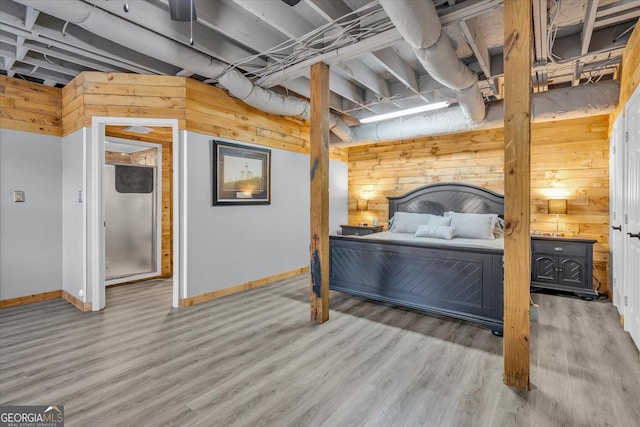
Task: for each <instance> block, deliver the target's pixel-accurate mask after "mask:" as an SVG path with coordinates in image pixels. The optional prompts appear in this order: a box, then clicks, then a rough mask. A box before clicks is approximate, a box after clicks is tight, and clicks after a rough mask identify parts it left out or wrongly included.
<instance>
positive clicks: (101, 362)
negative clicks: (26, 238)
mask: <svg viewBox="0 0 640 427" xmlns="http://www.w3.org/2000/svg"><path fill="white" fill-rule="evenodd" d="M308 294H309V290H308V279H307V278H306V277H305V276H298V277H295V278H292V279H288V280H285V281H282V282H278V283H276V284H273V285H269V286H264V287H261V288H257V289H253V290H251V291H248V292H244V293H241V294H235V295H231V296H228V297H225V298H221V299H218V300H214V301H210V302H208V303H204V304H200V305H196V306H193V307H190V308H183V309H171V308H170V303H171V282H170V281H169V280H165V281H152V282H147V283H141V284H136V285H131V286H121V287H115V288H110V289H108V290H107V308H106V309H105V310H104V311H102V312H99V313H81V312H80V311H78V310H77V309H76V308H74V307H72V306H71V305H69V304H68V303H66V302H65V301H63V300H53V301H47V302H42V303H37V304H32V305H28V306H22V307H15V308H10V309H5V310H0V345H1V347H0V348H1V350H0V402H1V403H3V404H21V405H31V404H63V405H64V409H65V418H66V425H67V426H162V425H175V426H231V425H233V426H236V425H237V426H257V425H260V426H289V425H298V426H361V425H362V426H364V425H367V426H492V427H495V426H543V427H549V426H621V427H629V426H638V425H640V421H639V420H640V362H639V359H638V352H637V350H636V349H635V347H634V346H633V344H632V342H631V339H630V338H629V336H628V335H627V334H626V333H624V332H623V331H622V330H621V328H620V326H619V324H618V316H617V313H616V310H615V309H614V308H613V307H612V305H611V304H609V303H602V302H597V301H594V302H586V301H582V300H579V299H574V298H567V297H560V296H553V295H543V294H535V295H534V299H535V300H537V302H538V303H539V304H540V323H539V324H532V335H531V343H532V351H531V362H532V372H531V383H532V390H531V391H530V392H525V391H519V390H516V389H512V388H509V387H507V386H505V385H503V384H502V339H501V338H497V337H494V336H493V335H492V334H491V332H490V331H488V330H486V329H484V328H482V327H479V326H475V325H473V324H470V323H465V322H461V321H454V320H449V319H445V318H443V317H437V316H429V315H424V314H421V313H418V312H415V311H411V310H404V309H398V308H393V307H390V306H387V305H382V304H375V303H371V302H367V301H365V300H363V299H359V298H355V297H350V296H347V295H344V294H340V293H332V294H331V314H330V315H331V319H330V320H329V322H328V323H326V324H324V325H315V324H312V323H311V322H310V321H309V304H308Z"/></svg>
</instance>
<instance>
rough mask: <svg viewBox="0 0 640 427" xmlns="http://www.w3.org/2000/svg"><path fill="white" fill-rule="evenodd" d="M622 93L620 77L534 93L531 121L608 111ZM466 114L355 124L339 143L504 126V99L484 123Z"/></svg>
mask: <svg viewBox="0 0 640 427" xmlns="http://www.w3.org/2000/svg"><path fill="white" fill-rule="evenodd" d="M619 94H620V83H619V81H618V80H608V81H604V82H600V83H594V84H588V85H580V86H575V87H569V88H562V89H554V90H550V91H548V92H540V93H535V94H533V97H532V102H533V109H532V122H536V123H539V122H548V121H553V120H569V119H576V118H580V117H589V116H596V115H601V114H609V113H612V112H613V111H614V109H615V108H616V106H617V104H618V97H619ZM464 118H465V116H464V113H463V112H462V109H461V108H459V107H455V108H448V109H446V110H438V111H432V112H429V113H425V114H416V115H413V116H405V117H400V118H397V119H394V120H388V121H384V122H378V123H370V124H364V125H360V126H358V127H356V128H354V131H353V136H354V138H353V140H352V141H351V142H350V143H349V144H343V143H340V144H338V145H347V146H354V145H366V144H374V143H378V142H386V141H397V140H401V139H410V138H419V137H427V136H434V135H443V134H447V133H457V132H465V131H471V130H484V129H495V128H501V127H503V126H504V106H503V102H502V101H497V102H492V103H490V104H489V106H488V108H487V115H486V120H485V121H484V122H483V123H482V124H473V123H469V122H468V121H465V120H464Z"/></svg>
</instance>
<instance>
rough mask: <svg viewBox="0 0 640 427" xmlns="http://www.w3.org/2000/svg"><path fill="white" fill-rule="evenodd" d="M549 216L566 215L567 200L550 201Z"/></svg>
mask: <svg viewBox="0 0 640 427" xmlns="http://www.w3.org/2000/svg"><path fill="white" fill-rule="evenodd" d="M548 204H549V215H566V214H567V199H549V201H548Z"/></svg>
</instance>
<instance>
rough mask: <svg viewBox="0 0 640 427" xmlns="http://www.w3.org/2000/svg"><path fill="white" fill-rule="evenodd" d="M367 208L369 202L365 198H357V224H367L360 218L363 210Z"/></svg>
mask: <svg viewBox="0 0 640 427" xmlns="http://www.w3.org/2000/svg"><path fill="white" fill-rule="evenodd" d="M368 208H369V202H368V201H367V200H364V199H360V200H358V206H357V209H358V210H359V211H360V224H358V225H367V224H366V223H365V222H364V221H363V220H362V216H363V212H364V211H366V210H367V209H368Z"/></svg>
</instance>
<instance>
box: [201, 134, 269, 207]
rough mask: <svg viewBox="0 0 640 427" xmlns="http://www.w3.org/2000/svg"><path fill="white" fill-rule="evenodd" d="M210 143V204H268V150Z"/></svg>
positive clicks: (226, 143)
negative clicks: (211, 152) (211, 184)
mask: <svg viewBox="0 0 640 427" xmlns="http://www.w3.org/2000/svg"><path fill="white" fill-rule="evenodd" d="M212 143H213V150H212V151H213V159H212V165H213V173H212V176H213V205H214V206H225V205H227V206H232V205H269V204H271V150H269V149H266V148H256V147H249V146H246V145H240V144H234V143H230V142H224V141H217V140H213V141H212Z"/></svg>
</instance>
